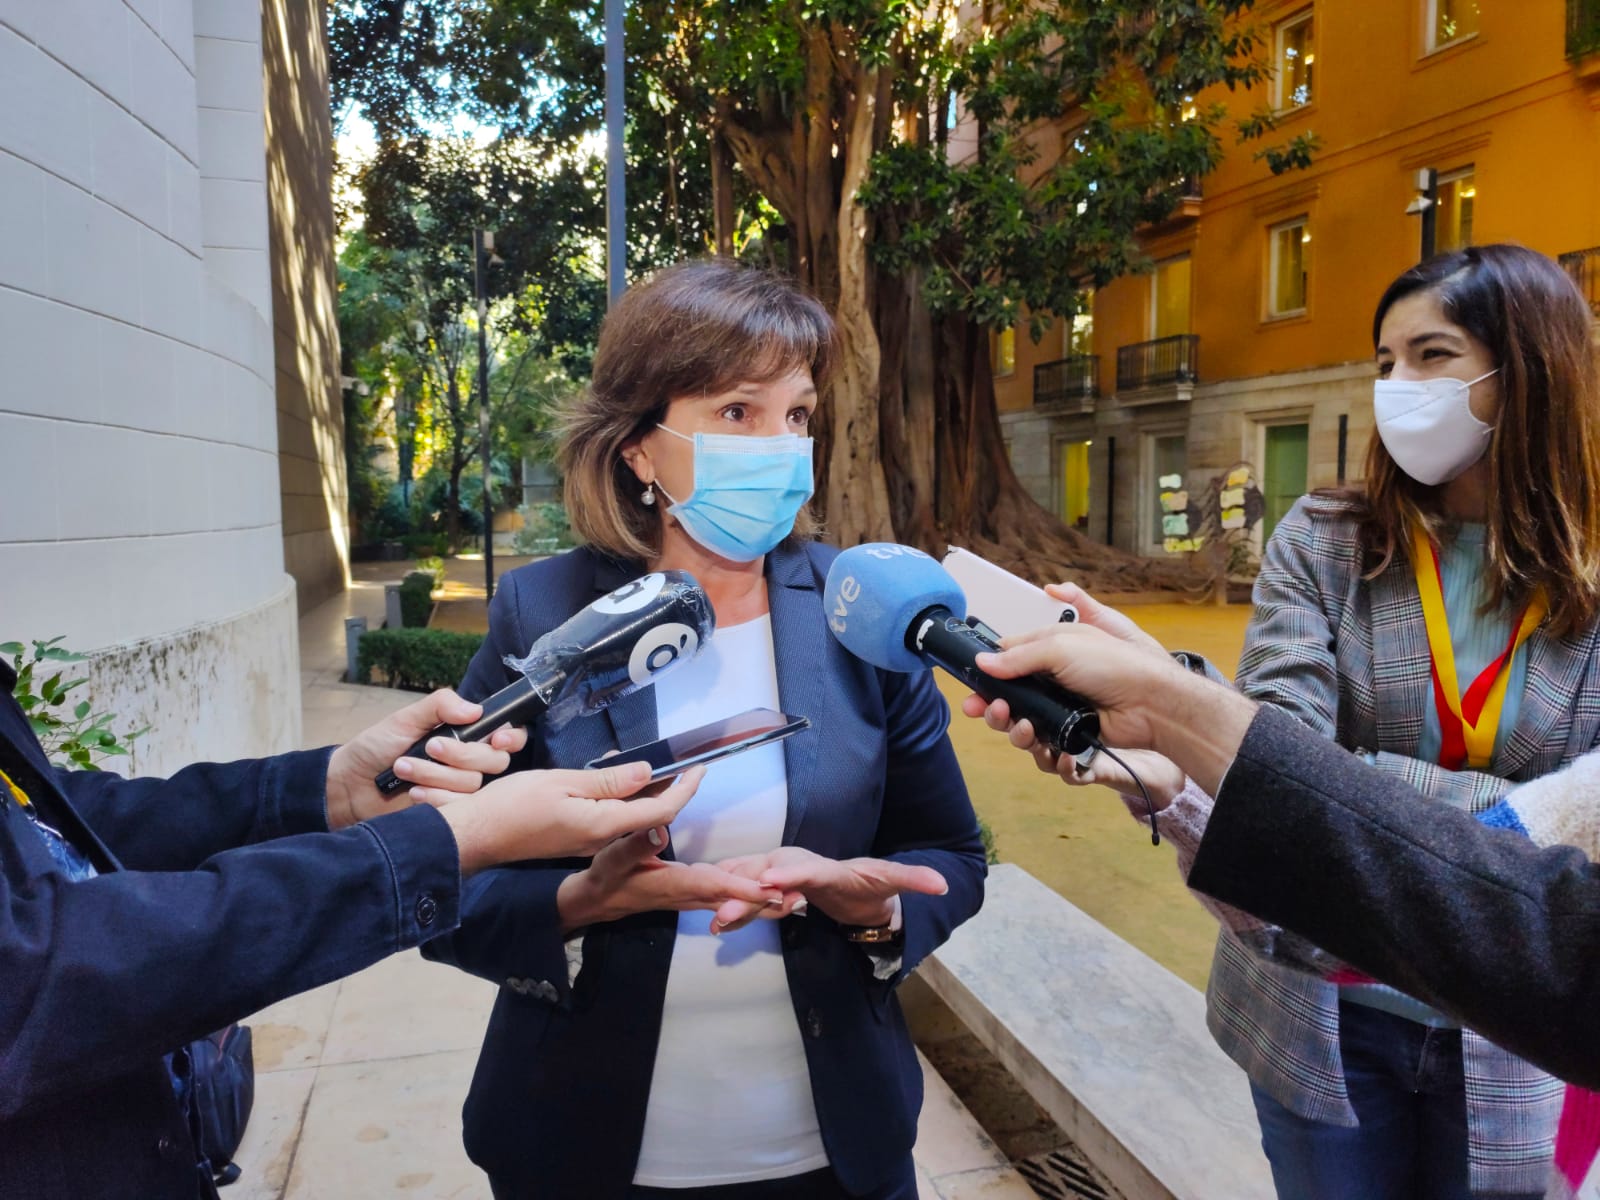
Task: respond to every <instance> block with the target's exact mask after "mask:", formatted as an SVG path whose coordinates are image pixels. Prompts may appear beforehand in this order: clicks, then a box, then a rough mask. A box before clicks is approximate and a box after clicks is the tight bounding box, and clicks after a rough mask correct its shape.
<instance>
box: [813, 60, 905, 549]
mask: <svg viewBox="0 0 1600 1200" xmlns="http://www.w3.org/2000/svg"><path fill="white" fill-rule="evenodd" d="M854 85H855V86H854V95H853V96H852V98H851V101H850V107H849V110H848V113H849V125H848V127H847V132H846V134H845V140H844V145H845V150H844V180H843V187H842V189H841V190H842V193H843V196H842V198H841V200H840V202H839V205H838V209H837V221H838V225H837V228H838V233H837V236H836V240H835V244H836V246H837V248H838V251H837V252H838V262H839V299H838V304H837V308H836V311H837V317H838V325H839V365H838V368H837V369H836V370H835V372H834V376H833V388H832V396H831V408H832V414H831V415H832V419H831V422H830V437H831V442H832V444H831V446H830V447H829V452H828V474H827V491H826V492H825V493H824V496H825V500H824V502H825V503H826V505H827V511H828V521H829V525H830V532H831V534H832V535H833V537H834V538H836V539H837V540H838V541H839V542H841V543H842V544H843V545H846V546H853V545H855V544H856V543H857V542H882V541H893V540H894V520H893V517H892V515H891V513H890V510H889V489H888V485H887V483H886V482H885V479H884V465H883V457H882V455H881V454H880V452H879V439H878V416H879V414H878V397H879V368H880V365H881V363H880V358H879V344H878V331H877V330H876V329H875V328H874V327H873V323H872V287H871V284H872V278H871V277H872V270H871V266H870V264H869V263H868V261H867V239H868V234H869V232H870V228H871V217H870V215H869V214H868V212H867V210H866V209H865V208H863V207H862V206H861V205H859V204H857V203H856V202H855V195H856V190H857V189H858V188H859V187H860V186H861V183H862V181H863V180H865V179H866V176H867V170H868V167H869V165H870V163H871V159H872V148H873V138H872V130H873V126H874V124H875V122H876V119H877V101H878V70H877V69H876V68H873V69H867V68H861V69H858V70H857V71H856V75H855V80H854Z"/></svg>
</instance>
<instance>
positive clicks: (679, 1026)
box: [633, 616, 828, 1188]
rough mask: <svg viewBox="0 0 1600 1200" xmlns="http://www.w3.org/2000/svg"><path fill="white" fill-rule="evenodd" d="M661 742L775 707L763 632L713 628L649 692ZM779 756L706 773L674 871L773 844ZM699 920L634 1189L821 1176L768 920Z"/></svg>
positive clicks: (674, 1001) (801, 1058) (667, 1031)
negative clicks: (718, 930)
mask: <svg viewBox="0 0 1600 1200" xmlns="http://www.w3.org/2000/svg"><path fill="white" fill-rule="evenodd" d="M655 700H656V723H657V725H658V726H659V731H660V736H661V737H668V736H670V735H672V734H674V733H682V732H683V731H684V730H687V729H693V728H695V727H696V726H697V725H704V724H705V723H707V722H708V721H715V720H719V719H720V718H722V717H730V716H733V715H735V714H736V713H741V712H744V711H745V710H746V709H750V708H777V707H778V673H777V666H776V662H775V660H774V658H773V651H772V621H771V618H769V617H765V616H763V617H760V618H758V619H757V620H754V621H748V622H746V623H745V624H743V625H735V626H733V627H732V628H723V629H718V630H717V632H716V634H715V635H714V636H713V637H712V639H711V642H710V644H709V645H708V646H707V647H706V648H705V649H704V650H702V651H701V652H700V654H699V655H698V656H696V657H695V658H694V659H692V660H691V661H690V662H688V663H686V664H684V665H683V666H681V667H679V668H678V669H677V670H676V671H672V672H669V673H668V674H666V675H664V676H662V678H661V680H660V682H658V683H657V684H656V685H655ZM788 807H789V786H788V779H787V776H786V774H785V771H784V759H783V747H782V746H781V745H772V746H762V747H759V748H758V749H755V750H747V751H746V752H745V753H743V754H738V755H735V756H734V757H732V758H728V759H724V760H723V761H722V762H719V763H714V764H712V766H711V767H710V768H709V769H708V770H707V771H706V777H705V780H704V782H702V783H701V785H700V790H699V791H698V792H697V793H695V797H694V799H693V800H691V801H689V804H688V805H687V807H685V808H684V810H683V811H682V812H681V813H679V814H678V818H677V820H676V821H675V822H673V825H672V844H673V849H674V853H675V854H676V856H677V858H678V860H679V861H680V862H718V861H721V860H722V859H725V858H732V857H735V856H737V855H743V854H759V853H764V852H765V851H768V850H772V849H775V848H776V847H777V846H779V845H781V844H782V841H783V826H784V819H785V816H786V815H787V813H788ZM711 917H712V914H711V913H709V912H686V913H680V914H679V916H678V937H677V940H676V942H675V943H674V946H673V951H672V966H671V973H670V974H669V976H668V978H667V994H666V1002H665V1005H664V1006H663V1009H662V1014H661V1041H660V1045H659V1046H658V1047H657V1049H656V1062H655V1074H654V1075H653V1077H652V1078H651V1081H650V1100H649V1105H648V1107H647V1109H646V1111H645V1121H644V1142H643V1145H642V1146H641V1147H640V1150H639V1164H638V1167H637V1169H636V1170H635V1172H634V1177H633V1178H634V1182H635V1183H637V1184H639V1185H640V1186H643V1187H660V1188H669V1187H715V1186H720V1185H723V1184H731V1183H746V1182H751V1181H755V1180H761V1179H781V1178H784V1177H786V1176H789V1175H800V1174H803V1173H805V1172H807V1171H815V1170H818V1169H820V1168H822V1167H825V1166H827V1164H828V1155H827V1152H826V1151H825V1150H824V1149H823V1147H822V1135H821V1133H820V1131H819V1129H818V1126H817V1111H816V1106H815V1104H814V1103H813V1102H812V1098H811V1078H810V1075H809V1073H808V1072H807V1070H806V1054H805V1045H804V1043H803V1042H802V1041H801V1038H800V1027H799V1025H798V1024H797V1023H796V1020H795V1014H794V1002H793V1001H792V1000H791V999H790V996H789V982H788V979H787V977H786V976H785V974H784V968H783V949H782V946H781V945H780V944H779V941H778V922H776V921H769V920H758V921H752V922H751V923H750V924H749V925H747V926H746V927H745V928H743V929H741V930H738V931H737V932H735V933H724V934H718V935H715V936H713V935H712V933H711Z"/></svg>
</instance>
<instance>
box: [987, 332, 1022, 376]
mask: <svg viewBox="0 0 1600 1200" xmlns="http://www.w3.org/2000/svg"><path fill="white" fill-rule="evenodd" d="M993 337H994V341H993V343H992V352H993V355H994V373H995V374H996V375H1014V374H1016V371H1017V331H1016V328H1015V326H1011V327H1008V328H1006V329H997V330H995V332H994V335H993Z"/></svg>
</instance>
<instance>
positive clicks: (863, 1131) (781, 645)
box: [423, 544, 986, 1200]
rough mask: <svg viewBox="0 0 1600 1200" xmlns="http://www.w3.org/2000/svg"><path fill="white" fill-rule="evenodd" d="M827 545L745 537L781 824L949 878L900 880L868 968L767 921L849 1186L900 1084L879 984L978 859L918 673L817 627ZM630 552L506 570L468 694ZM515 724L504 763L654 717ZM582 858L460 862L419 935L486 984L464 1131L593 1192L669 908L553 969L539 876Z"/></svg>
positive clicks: (807, 841) (533, 1190) (632, 1072)
mask: <svg viewBox="0 0 1600 1200" xmlns="http://www.w3.org/2000/svg"><path fill="white" fill-rule="evenodd" d="M837 553H838V552H837V551H836V550H834V549H832V548H831V547H826V546H819V545H814V544H813V545H805V546H795V545H790V544H786V545H784V546H781V547H779V548H778V549H777V550H775V551H773V553H772V554H770V555H768V557H767V595H768V600H769V602H770V607H771V613H772V640H773V646H774V650H775V654H776V658H777V674H778V694H779V697H780V701H781V704H782V707H783V709H784V710H785V711H786V712H791V713H797V714H801V715H804V716H807V717H810V718H811V721H812V727H811V728H810V729H809V730H807V731H805V732H803V733H800V734H797V735H796V736H794V737H792V738H790V739H789V740H787V741H786V742H784V744H783V745H784V758H785V766H786V768H787V772H788V787H789V811H788V818H787V821H786V822H785V827H784V834H783V842H784V844H785V845H799V846H804V847H806V848H807V849H809V850H813V851H815V852H817V853H818V854H823V855H827V856H829V857H832V858H851V857H854V856H858V855H873V856H877V857H885V858H894V859H898V860H900V861H903V862H909V863H920V864H924V865H927V866H930V867H933V868H934V869H936V870H938V871H939V872H941V873H942V874H943V875H944V877H945V879H946V880H948V881H949V884H950V890H949V892H948V893H947V894H946V895H943V896H912V895H908V896H906V897H905V898H904V902H903V903H904V913H905V934H904V959H903V964H902V967H901V971H900V974H899V975H897V976H896V978H894V979H892V980H888V981H880V980H877V979H875V978H874V977H873V971H872V966H873V964H872V961H871V959H869V957H868V956H867V955H866V954H865V953H864V952H863V951H862V949H861V947H860V946H859V945H857V944H855V943H853V942H848V941H846V940H845V939H844V937H843V936H842V934H841V933H840V931H839V929H838V926H836V925H835V924H834V923H833V922H831V921H829V920H828V918H827V917H825V916H823V915H822V914H821V913H820V912H818V911H817V910H816V909H815V908H813V909H812V910H811V913H810V915H809V916H805V917H787V918H785V919H784V920H783V922H782V930H781V934H780V938H781V942H782V946H783V958H784V966H785V968H786V971H787V974H788V978H789V990H790V994H791V996H792V997H793V1000H794V1010H795V1017H796V1019H797V1021H798V1024H799V1028H800V1031H801V1034H802V1040H803V1042H804V1044H805V1049H806V1058H807V1062H808V1064H809V1067H810V1073H811V1089H812V1095H813V1097H814V1099H815V1102H816V1109H817V1117H818V1119H819V1122H820V1124H821V1129H822V1141H823V1145H824V1147H825V1148H826V1150H827V1153H828V1159H829V1162H830V1163H831V1164H832V1166H833V1169H834V1171H835V1172H836V1173H837V1174H838V1175H839V1177H840V1180H841V1181H842V1182H843V1184H844V1186H845V1187H846V1188H847V1189H849V1190H850V1191H852V1192H866V1191H869V1190H871V1189H872V1188H873V1187H874V1186H876V1185H878V1184H880V1183H882V1182H884V1181H885V1180H886V1179H887V1178H888V1177H889V1176H890V1175H891V1174H892V1173H893V1172H894V1171H895V1170H896V1169H897V1168H902V1167H903V1165H904V1163H905V1156H906V1155H907V1154H908V1153H909V1152H910V1149H911V1145H912V1143H913V1142H914V1141H915V1140H916V1131H917V1113H918V1110H919V1109H920V1107H921V1104H922V1073H921V1071H920V1069H919V1068H918V1065H917V1058H916V1052H915V1050H914V1049H913V1047H912V1044H911V1039H910V1037H909V1035H908V1034H907V1032H906V1028H905V1023H904V1021H903V1019H902V1017H901V1014H900V1007H899V1004H898V1002H897V1001H896V999H895V997H894V987H895V984H897V983H898V982H899V980H900V979H901V978H903V977H904V975H905V973H906V972H909V971H911V970H912V969H914V968H915V967H916V966H917V964H918V963H919V962H921V961H922V959H923V957H924V956H926V955H927V954H928V953H929V952H930V951H931V950H933V949H934V948H935V947H936V946H938V945H939V944H940V943H941V942H943V941H944V940H945V938H947V937H948V936H949V935H950V931H951V930H952V929H954V928H955V927H956V926H957V925H959V924H960V923H961V922H962V921H965V920H966V919H967V918H968V917H970V916H972V915H973V913H975V912H977V910H978V906H979V905H980V904H981V903H982V900H983V879H984V875H985V873H986V867H985V862H984V852H983V845H982V841H981V839H980V837H979V834H978V823H977V818H976V817H975V816H974V814H973V811H972V804H971V802H970V801H969V800H968V798H967V789H966V785H965V784H964V783H963V782H962V778H961V768H960V767H959V766H958V765H957V763H956V758H955V752H954V751H953V750H952V748H951V745H950V739H949V737H948V736H947V734H946V727H947V726H948V725H949V717H950V714H949V709H948V708H947V706H946V705H945V702H944V699H943V697H942V696H940V694H939V691H938V689H937V688H936V687H935V686H934V683H933V679H932V676H931V675H930V674H928V673H926V672H924V673H922V674H918V675H897V674H892V673H889V672H885V671H880V670H878V669H877V668H875V667H872V666H870V665H869V664H867V663H865V662H863V661H862V660H860V659H858V658H855V657H853V656H852V655H851V654H849V653H848V652H847V651H845V649H844V648H843V647H842V646H840V645H839V643H838V641H837V640H836V639H835V638H834V637H833V635H832V634H831V633H829V631H828V629H827V625H826V621H825V619H824V616H823V608H822V581H823V579H824V577H825V576H826V574H827V569H828V564H829V563H830V562H831V561H832V560H833V557H834V556H835V555H836V554H837ZM643 573H644V569H643V568H642V567H640V566H639V565H638V564H631V565H630V564H623V563H618V562H615V561H612V560H610V559H607V558H604V557H602V556H600V555H598V554H596V553H595V552H593V551H590V550H587V549H578V550H574V551H571V552H570V553H567V554H564V555H562V556H560V557H558V558H554V559H547V560H545V561H543V562H539V563H534V564H531V565H529V566H526V567H521V568H519V569H518V570H516V571H512V572H509V573H508V574H507V575H506V576H505V577H504V578H503V579H502V580H501V581H500V586H499V590H498V591H497V592H496V593H495V598H494V602H493V604H492V606H491V609H490V618H489V640H488V641H487V642H486V643H485V645H484V647H483V649H482V650H481V651H480V652H479V654H478V656H477V657H476V658H475V659H474V660H473V662H472V666H471V668H470V670H469V671H468V673H467V677H466V679H465V680H464V681H463V683H462V685H461V689H460V690H461V693H462V694H463V695H465V696H467V697H469V698H471V699H481V698H482V697H483V696H485V695H487V694H489V693H491V692H493V691H495V690H497V689H499V688H501V687H503V686H505V684H506V683H507V682H508V681H509V680H510V678H511V676H510V673H509V672H508V670H507V668H506V667H505V666H504V665H503V662H502V659H503V657H504V656H505V655H507V654H516V655H521V654H524V653H526V652H527V649H528V647H529V646H531V645H532V644H533V642H534V641H535V639H537V638H538V637H539V636H540V635H542V634H543V633H545V632H546V631H548V630H550V629H552V628H554V627H555V626H556V625H558V624H560V623H561V622H562V621H563V620H565V619H566V618H567V617H569V616H571V615H572V614H573V613H574V612H576V611H577V610H579V609H580V608H582V607H584V606H585V605H587V604H589V603H590V602H591V601H593V600H594V599H595V598H596V597H598V596H600V595H603V594H604V593H606V592H608V591H611V590H613V589H614V588H616V587H618V586H620V585H621V584H623V583H626V582H627V581H628V580H629V579H632V578H636V577H637V576H639V575H641V574H643ZM531 734H532V736H531V737H530V740H529V746H528V749H527V751H526V752H525V753H524V755H523V756H522V760H521V765H524V766H565V767H570V766H578V765H582V764H583V763H585V762H587V761H589V760H590V759H592V758H594V757H595V756H596V755H599V754H602V753H604V752H605V751H606V750H611V749H621V748H626V747H629V746H637V745H639V744H641V743H643V742H647V741H651V740H652V739H654V738H655V737H656V736H657V734H656V720H655V697H654V696H653V695H652V694H651V692H650V690H649V689H645V690H643V691H640V692H637V693H635V694H634V695H632V696H629V697H627V698H626V699H624V700H622V701H620V702H618V703H616V704H613V705H612V706H611V707H609V708H608V709H606V710H605V713H604V715H603V716H600V717H596V718H593V719H589V720H582V719H580V720H575V721H573V722H572V723H570V724H569V725H567V726H565V727H564V728H562V729H559V730H554V731H552V730H543V729H538V728H536V729H534V730H533V731H531ZM669 849H670V847H669ZM582 866H583V862H582V861H581V860H569V861H563V862H559V863H537V864H534V863H530V864H522V865H519V866H516V867H510V868H504V869H501V870H496V871H489V872H485V873H484V874H482V875H479V876H475V877H474V878H473V879H471V880H469V881H468V884H467V888H466V891H465V894H464V898H463V904H462V925H461V927H460V928H459V929H458V930H457V931H456V932H455V933H454V934H451V935H448V936H445V937H442V938H439V939H438V940H436V941H434V942H431V943H429V945H428V946H427V947H425V948H424V951H423V953H424V954H425V955H426V956H427V957H430V958H436V959H439V960H441V961H446V962H450V963H453V964H455V965H456V966H458V967H461V968H462V969H464V970H467V971H470V972H472V973H473V974H476V975H479V976H482V977H483V978H485V979H488V980H490V981H492V982H494V983H496V984H498V985H500V994H499V997H498V999H497V1000H496V1002H495V1007H494V1012H493V1015H492V1016H491V1017H490V1020H489V1028H488V1031H487V1033H486V1034H485V1036H484V1043H483V1051H482V1054H481V1055H480V1057H479V1059H478V1068H477V1072H476V1074H475V1075H474V1077H473V1081H472V1090H471V1092H470V1094H469V1095H468V1097H467V1102H466V1108H465V1112H464V1121H465V1140H466V1146H467V1152H468V1154H469V1155H470V1156H471V1157H472V1159H473V1161H474V1162H476V1163H478V1165H479V1166H481V1167H483V1168H484V1169H485V1170H486V1171H488V1172H489V1174H490V1175H491V1176H493V1177H494V1178H495V1180H496V1183H497V1184H503V1185H505V1186H509V1187H513V1188H516V1189H517V1190H518V1191H519V1192H520V1193H526V1194H527V1195H530V1196H532V1195H537V1196H539V1197H541V1198H547V1200H579V1198H582V1200H610V1198H612V1197H621V1196H623V1195H624V1194H625V1193H626V1191H627V1189H628V1187H629V1185H630V1183H631V1181H632V1179H633V1173H634V1167H635V1164H636V1162H637V1159H638V1152H639V1146H640V1142H641V1140H642V1137H643V1131H644V1119H645V1107H646V1102H647V1100H648V1095H649V1090H650V1077H651V1074H652V1072H653V1070H654V1067H655V1056H656V1043H657V1039H658V1036H659V1034H660V1028H661V1010H662V1002H663V998H664V995H665V992H666V984H667V972H668V968H669V966H670V964H671V961H672V945H673V940H674V938H675V937H676V934H677V924H678V914H677V913H676V912H649V913H640V914H637V915H635V916H632V917H628V918H626V919H624V920H621V921H616V922H611V923H607V924H603V925H598V926H594V927H591V928H590V929H589V930H587V931H586V933H585V937H584V944H583V969H582V971H581V972H580V973H579V974H578V977H577V979H576V981H575V983H574V985H573V986H572V987H571V988H570V989H569V988H568V986H567V964H566V954H565V949H564V941H563V938H562V935H561V923H560V917H559V914H558V912H557V909H556V889H557V888H558V887H559V886H560V884H561V881H562V880H563V879H565V878H566V877H567V876H568V875H569V874H571V873H572V872H573V871H576V870H579V869H581V868H582Z"/></svg>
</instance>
